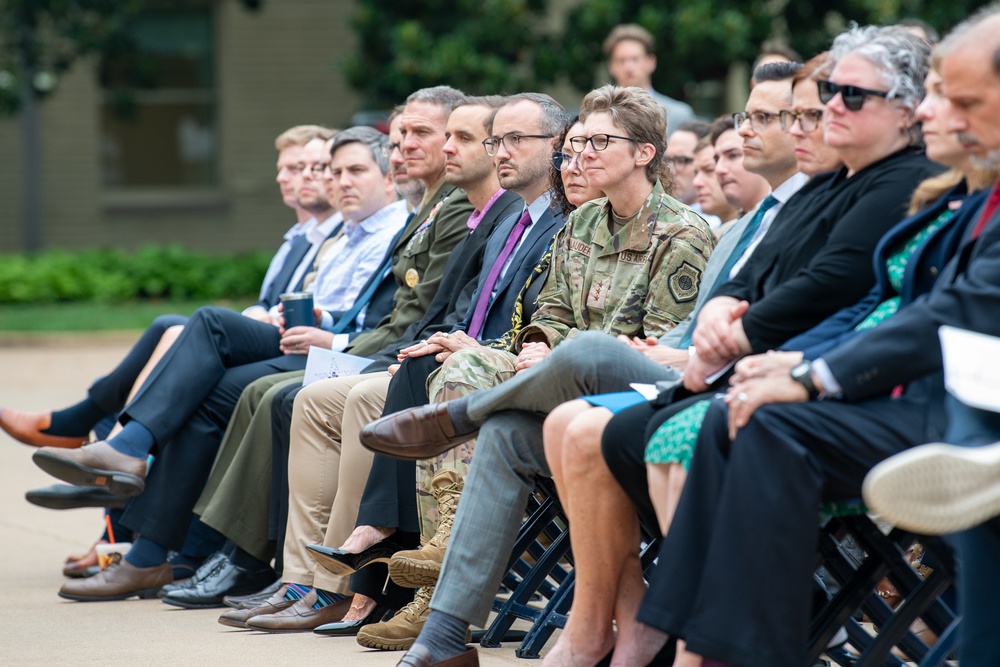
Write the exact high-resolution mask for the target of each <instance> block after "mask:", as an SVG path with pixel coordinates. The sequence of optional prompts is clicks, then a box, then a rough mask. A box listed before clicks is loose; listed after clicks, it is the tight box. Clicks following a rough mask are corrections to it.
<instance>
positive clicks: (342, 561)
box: [306, 540, 402, 577]
mask: <svg viewBox="0 0 1000 667" xmlns="http://www.w3.org/2000/svg"><path fill="white" fill-rule="evenodd" d="M306 548H307V549H309V551H310V552H311V554H310V555H311V556H312V557H313V558H315V559H316V562H317V563H319V564H320V565H322V566H323V567H324V568H326V569H327V570H328V571H330V572H332V573H333V574H336V575H337V576H340V577H346V576H348V575H351V574H354V573H355V572H357V571H358V570H360V569H361V568H363V567H366V566H368V565H371V564H372V563H388V562H389V560H390V559H391V558H392V555H393V554H394V553H396V552H397V551H399V550H400V549H402V547H401V546H399V545H398V544H396V543H395V542H390V541H388V540H382V541H380V542H376V543H375V544H373V545H371V546H370V547H368V548H367V549H365V550H364V551H362V552H361V553H359V554H352V553H348V552H347V551H344V550H343V549H334V548H333V547H327V546H323V545H322V544H309V545H307V546H306Z"/></svg>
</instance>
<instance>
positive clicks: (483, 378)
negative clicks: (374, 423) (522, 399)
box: [417, 347, 517, 542]
mask: <svg viewBox="0 0 1000 667" xmlns="http://www.w3.org/2000/svg"><path fill="white" fill-rule="evenodd" d="M516 361H517V356H516V355H513V354H511V353H510V352H505V351H503V350H494V349H491V348H486V347H478V348H474V349H468V350H461V351H459V352H456V353H455V354H453V355H451V356H450V357H448V359H447V360H446V361H445V362H444V363H443V364H442V365H441V367H440V368H438V369H437V370H435V371H434V372H433V373H431V375H430V376H429V377H428V378H427V396H428V397H429V398H430V400H431V403H436V402H438V401H448V400H451V399H453V398H458V397H459V396H465V395H467V394H470V393H472V392H473V391H475V390H476V389H488V388H489V387H493V386H495V385H498V384H500V383H501V382H503V381H505V380H509V379H510V378H511V377H513V376H514V363H515V362H516ZM475 447H476V441H475V440H470V441H469V442H465V443H462V444H461V445H459V446H458V447H455V448H454V449H452V450H449V451H447V452H445V453H444V454H442V455H441V456H438V457H437V458H433V459H428V460H426V461H417V513H418V514H417V516H419V517H420V538H421V542H426V541H427V540H429V539H430V538H431V537H433V536H434V533H435V532H436V531H437V524H438V506H437V501H436V500H435V499H434V496H433V495H431V480H432V479H434V475H436V474H437V473H439V472H440V471H441V470H444V469H446V468H453V469H454V470H456V471H458V473H459V474H460V475H462V477H465V475H466V474H467V473H468V472H469V466H470V465H472V452H473V451H474V450H475Z"/></svg>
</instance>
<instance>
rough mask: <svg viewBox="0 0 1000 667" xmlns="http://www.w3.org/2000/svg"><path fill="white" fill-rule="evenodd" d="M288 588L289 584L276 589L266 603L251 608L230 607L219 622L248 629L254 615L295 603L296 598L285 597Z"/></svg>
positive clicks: (270, 612) (271, 612)
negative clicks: (287, 598)
mask: <svg viewBox="0 0 1000 667" xmlns="http://www.w3.org/2000/svg"><path fill="white" fill-rule="evenodd" d="M287 590H288V587H287V586H282V587H281V588H279V589H278V590H277V591H275V592H274V594H273V595H272V596H271V597H269V598H268V599H267V600H266V601H265V602H264V604H261V605H258V606H256V607H252V608H250V609H230V610H229V611H227V612H226V613H224V614H222V615H221V616H219V623H221V624H222V625H228V626H230V627H232V628H240V629H242V630H246V629H247V621H249V620H250V619H251V618H253V617H254V616H267V615H268V614H275V613H277V612H279V611H282V610H283V609H288V608H289V607H291V606H292V605H293V604H295V602H296V601H295V600H286V599H285V592H286V591H287Z"/></svg>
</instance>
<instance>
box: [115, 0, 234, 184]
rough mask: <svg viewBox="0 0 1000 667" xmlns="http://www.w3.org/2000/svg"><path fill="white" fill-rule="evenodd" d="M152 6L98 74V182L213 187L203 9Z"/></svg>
mask: <svg viewBox="0 0 1000 667" xmlns="http://www.w3.org/2000/svg"><path fill="white" fill-rule="evenodd" d="M167 4H168V3H159V6H158V5H157V4H153V3H151V7H152V8H151V9H150V10H149V11H148V12H144V13H143V14H142V15H140V16H139V17H137V18H136V19H135V20H134V23H133V25H132V27H131V28H130V30H129V35H130V39H129V40H128V43H126V44H123V45H122V48H121V49H120V50H119V51H120V52H118V53H115V55H114V56H110V57H107V58H105V59H104V61H103V62H102V63H101V67H100V82H101V89H102V104H101V113H100V118H101V141H102V143H101V161H102V180H103V183H104V186H105V187H106V188H109V189H123V190H124V189H129V190H135V189H156V188H170V189H177V188H205V187H211V186H214V185H215V184H216V183H217V169H218V164H217V158H216V152H217V150H216V149H217V143H218V135H217V131H216V102H215V66H214V62H213V60H214V59H213V39H212V12H211V6H210V3H208V2H202V3H196V2H184V3H169V4H170V5H173V6H174V7H177V6H178V5H180V7H181V8H177V9H170V8H167V7H165V6H164V5H167Z"/></svg>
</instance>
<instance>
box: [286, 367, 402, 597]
mask: <svg viewBox="0 0 1000 667" xmlns="http://www.w3.org/2000/svg"><path fill="white" fill-rule="evenodd" d="M389 379H390V377H389V374H388V373H385V372H379V373H368V374H364V375H353V376H350V377H343V378H333V379H330V380H323V381H320V382H314V383H313V384H311V385H309V386H308V387H306V388H305V389H303V390H302V391H301V392H300V393H299V395H298V396H297V397H296V398H295V407H294V410H293V412H292V438H291V443H290V448H289V453H288V491H289V497H288V524H287V527H286V529H285V551H284V559H285V569H284V580H285V581H286V582H289V583H295V584H302V585H306V586H315V587H317V588H321V589H323V590H326V591H330V592H334V593H341V594H347V593H349V592H350V588H349V586H348V583H349V577H337V576H334V575H333V574H330V573H329V572H327V571H326V570H325V569H323V568H322V567H318V566H317V564H316V561H315V560H313V559H312V557H311V556H310V555H309V550H308V549H306V545H309V544H325V545H327V546H332V547H339V546H340V545H341V544H343V543H344V540H346V539H347V538H348V536H350V534H351V533H352V532H353V531H354V526H355V523H356V521H357V518H358V507H359V506H360V504H361V495H362V493H363V492H364V490H365V484H366V483H367V481H368V473H369V471H370V470H371V465H372V456H373V455H372V453H371V452H369V451H368V450H367V449H365V448H364V447H362V446H361V441H360V440H359V434H360V433H361V429H362V428H363V427H364V426H365V425H366V424H368V423H369V422H371V421H373V420H375V419H378V418H379V417H380V416H381V415H382V408H383V407H384V406H385V396H386V393H387V392H388V389H389Z"/></svg>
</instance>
